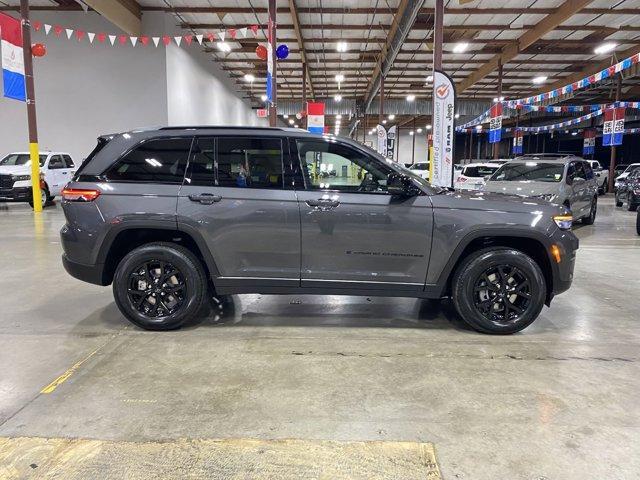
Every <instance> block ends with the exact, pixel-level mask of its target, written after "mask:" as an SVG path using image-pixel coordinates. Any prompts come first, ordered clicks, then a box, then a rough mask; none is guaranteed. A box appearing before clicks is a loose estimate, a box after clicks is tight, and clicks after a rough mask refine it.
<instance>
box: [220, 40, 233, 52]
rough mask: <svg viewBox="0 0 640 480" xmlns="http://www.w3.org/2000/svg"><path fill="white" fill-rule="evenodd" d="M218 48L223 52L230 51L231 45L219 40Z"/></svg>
mask: <svg viewBox="0 0 640 480" xmlns="http://www.w3.org/2000/svg"><path fill="white" fill-rule="evenodd" d="M218 50H220V51H221V52H225V53H226V52H230V51H231V46H230V45H229V44H228V43H227V42H218Z"/></svg>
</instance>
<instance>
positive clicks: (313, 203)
mask: <svg viewBox="0 0 640 480" xmlns="http://www.w3.org/2000/svg"><path fill="white" fill-rule="evenodd" d="M307 205H309V206H310V207H320V208H327V207H328V208H335V207H337V206H338V205H340V202H339V201H337V200H329V199H328V198H319V199H318V200H307Z"/></svg>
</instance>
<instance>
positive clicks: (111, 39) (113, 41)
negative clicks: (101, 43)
mask: <svg viewBox="0 0 640 480" xmlns="http://www.w3.org/2000/svg"><path fill="white" fill-rule="evenodd" d="M109 41H110V42H111V46H112V47H113V44H114V43H116V36H115V35H109Z"/></svg>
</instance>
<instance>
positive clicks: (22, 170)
mask: <svg viewBox="0 0 640 480" xmlns="http://www.w3.org/2000/svg"><path fill="white" fill-rule="evenodd" d="M30 173H31V165H30V164H27V165H8V166H2V165H0V175H29V174H30Z"/></svg>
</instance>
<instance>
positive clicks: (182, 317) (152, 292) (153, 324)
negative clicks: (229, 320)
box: [113, 242, 207, 330]
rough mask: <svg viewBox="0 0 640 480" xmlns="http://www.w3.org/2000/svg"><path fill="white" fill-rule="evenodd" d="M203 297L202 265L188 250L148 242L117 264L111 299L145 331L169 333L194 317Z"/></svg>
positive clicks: (203, 275) (198, 310) (203, 277)
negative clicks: (164, 331) (165, 331)
mask: <svg viewBox="0 0 640 480" xmlns="http://www.w3.org/2000/svg"><path fill="white" fill-rule="evenodd" d="M206 294H207V279H206V275H205V272H204V270H203V268H202V264H201V263H200V261H199V260H198V259H197V258H196V256H195V255H193V253H191V252H190V251H189V250H188V249H186V248H184V247H182V246H180V245H176V244H172V243H164V242H158V243H149V244H146V245H143V246H141V247H138V248H136V249H134V250H132V251H131V252H129V253H128V254H127V255H126V256H125V257H124V258H123V259H122V260H121V261H120V263H119V264H118V267H117V269H116V272H115V276H114V278H113V296H114V297H115V301H116V304H117V305H118V308H119V309H120V311H121V312H122V314H123V315H124V316H125V317H127V318H128V319H129V320H130V321H131V322H132V323H134V324H135V325H137V326H139V327H141V328H144V329H146V330H171V329H174V328H179V327H180V326H181V325H182V324H183V323H185V322H186V321H188V320H190V319H191V318H193V317H195V316H196V315H197V314H198V313H199V312H200V309H201V308H202V305H203V302H204V301H205V299H206Z"/></svg>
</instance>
